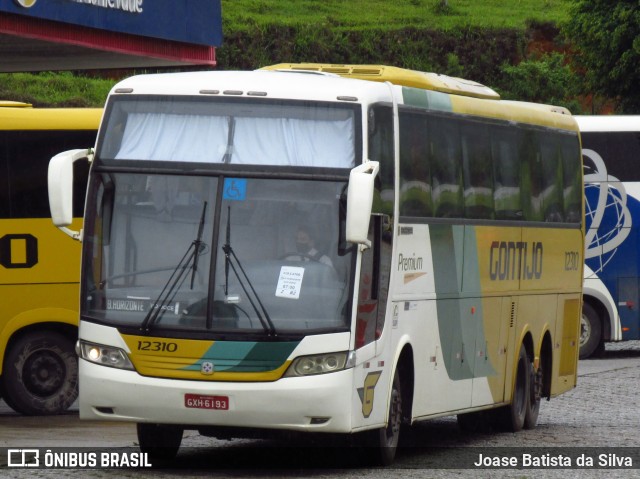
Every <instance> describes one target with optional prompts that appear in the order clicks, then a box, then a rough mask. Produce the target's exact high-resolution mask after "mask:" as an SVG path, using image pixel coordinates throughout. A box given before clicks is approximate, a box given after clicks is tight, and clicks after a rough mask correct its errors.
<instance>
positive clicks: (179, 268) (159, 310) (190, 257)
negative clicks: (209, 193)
mask: <svg viewBox="0 0 640 479" xmlns="http://www.w3.org/2000/svg"><path fill="white" fill-rule="evenodd" d="M206 210H207V202H206V201H205V202H204V204H203V205H202V214H201V215H200V224H199V225H198V233H197V235H196V239H195V240H193V241H192V242H191V244H190V245H189V247H188V248H187V251H186V252H185V254H184V256H183V257H182V259H180V261H179V262H178V264H177V265H176V267H175V268H174V269H173V272H172V273H171V276H169V279H168V280H167V282H166V283H165V285H164V287H163V288H162V291H160V295H159V296H158V299H156V300H155V301H154V302H153V303H152V304H151V306H150V307H149V311H148V312H147V315H146V316H145V317H144V319H143V320H142V324H141V325H140V329H141V330H142V331H145V332H149V331H150V330H151V327H152V326H153V325H154V324H155V323H156V322H157V321H158V320H159V319H160V317H161V316H162V315H163V314H164V312H165V308H166V307H167V305H168V304H169V303H171V301H173V298H175V295H176V293H177V292H178V290H179V289H180V287H182V284H183V283H184V281H185V279H186V278H187V271H188V270H189V264H191V269H192V275H191V289H193V282H194V279H195V273H196V269H197V268H198V257H199V255H200V253H201V252H202V251H203V250H204V247H205V245H204V243H203V242H202V233H203V230H204V221H205V212H206Z"/></svg>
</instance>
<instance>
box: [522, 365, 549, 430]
mask: <svg viewBox="0 0 640 479" xmlns="http://www.w3.org/2000/svg"><path fill="white" fill-rule="evenodd" d="M527 361H528V363H529V394H528V395H527V407H526V412H525V416H524V428H525V429H535V427H536V424H537V423H538V415H539V414H540V399H541V398H542V387H543V381H544V371H545V367H546V366H545V364H544V363H543V362H542V357H541V358H540V363H539V364H538V370H537V371H536V370H535V368H534V367H533V361H531V360H530V359H527Z"/></svg>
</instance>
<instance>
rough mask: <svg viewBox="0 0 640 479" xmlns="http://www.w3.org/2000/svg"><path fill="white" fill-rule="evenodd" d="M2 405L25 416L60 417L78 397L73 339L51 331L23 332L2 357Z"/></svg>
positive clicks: (76, 361) (76, 363)
mask: <svg viewBox="0 0 640 479" xmlns="http://www.w3.org/2000/svg"><path fill="white" fill-rule="evenodd" d="M2 386H3V388H2V392H3V396H4V399H5V401H6V403H7V404H8V405H9V406H10V407H11V408H12V409H14V410H15V411H17V412H19V413H21V414H25V415H43V414H60V413H62V412H64V411H66V410H67V409H68V408H69V406H71V404H73V402H74V401H75V400H76V398H77V397H78V359H77V358H76V355H75V352H74V344H73V340H71V339H69V338H67V337H65V336H63V335H62V334H60V333H58V332H55V331H37V332H31V333H27V334H25V335H23V336H21V337H19V338H18V339H17V340H16V341H15V342H13V343H12V344H11V345H10V346H9V348H8V350H7V355H6V356H5V358H4V368H3V371H2Z"/></svg>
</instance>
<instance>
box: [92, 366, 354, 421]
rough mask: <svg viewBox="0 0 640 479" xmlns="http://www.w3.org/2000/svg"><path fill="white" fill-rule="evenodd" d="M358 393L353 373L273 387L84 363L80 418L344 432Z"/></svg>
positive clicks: (284, 381) (298, 379) (286, 380)
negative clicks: (147, 374)
mask: <svg viewBox="0 0 640 479" xmlns="http://www.w3.org/2000/svg"><path fill="white" fill-rule="evenodd" d="M353 387H354V386H353V369H347V370H343V371H339V372H335V373H330V374H322V375H316V376H306V377H293V378H282V379H280V380H278V381H274V382H220V381H219V382H214V381H186V380H176V379H163V378H152V377H145V376H141V375H140V374H138V373H137V372H135V371H127V370H121V369H114V368H107V367H104V366H100V365H96V364H93V363H90V362H88V361H85V360H82V359H81V360H80V418H81V419H90V420H112V421H127V422H147V423H162V424H180V425H184V426H185V428H187V429H188V428H190V427H192V428H193V429H198V428H199V427H204V426H229V427H249V428H263V429H282V430H294V431H308V432H327V433H344V432H351V429H352V424H351V405H352V400H353V394H354V391H353ZM220 407H222V409H220ZM225 407H226V408H225Z"/></svg>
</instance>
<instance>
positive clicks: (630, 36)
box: [565, 0, 640, 113]
mask: <svg viewBox="0 0 640 479" xmlns="http://www.w3.org/2000/svg"><path fill="white" fill-rule="evenodd" d="M565 32H566V34H567V36H568V37H569V40H570V41H571V43H572V44H573V45H574V46H575V48H576V56H575V63H576V65H577V66H578V67H579V68H580V70H581V71H582V72H583V74H584V79H585V82H586V86H587V88H589V90H590V91H591V92H592V93H594V94H600V95H603V96H605V97H608V98H612V99H615V101H616V102H617V103H618V109H619V110H620V111H621V112H623V113H640V88H638V85H640V68H639V67H638V65H640V2H638V0H574V1H573V4H572V5H571V7H570V20H569V22H568V23H567V25H566V26H565Z"/></svg>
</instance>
